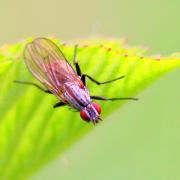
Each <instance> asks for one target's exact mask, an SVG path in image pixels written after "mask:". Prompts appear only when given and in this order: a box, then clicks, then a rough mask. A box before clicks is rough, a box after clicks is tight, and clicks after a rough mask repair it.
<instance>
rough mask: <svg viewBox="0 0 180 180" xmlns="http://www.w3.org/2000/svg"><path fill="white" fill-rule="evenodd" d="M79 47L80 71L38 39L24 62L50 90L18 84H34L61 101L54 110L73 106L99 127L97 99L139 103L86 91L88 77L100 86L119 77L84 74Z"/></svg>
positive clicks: (29, 47) (55, 48)
mask: <svg viewBox="0 0 180 180" xmlns="http://www.w3.org/2000/svg"><path fill="white" fill-rule="evenodd" d="M76 52H77V46H75V51H74V60H73V62H74V65H75V67H76V72H75V71H74V69H73V68H72V66H71V65H70V64H69V62H68V61H67V59H66V58H65V56H64V54H63V53H62V51H61V50H60V49H59V47H58V46H57V45H56V44H55V43H53V42H52V41H51V40H49V39H46V38H37V39H35V40H34V41H32V42H31V43H29V44H27V46H26V48H25V51H24V60H25V64H26V66H27V68H28V69H29V70H30V72H31V73H32V74H33V76H35V78H37V79H38V80H39V81H40V82H41V83H42V84H43V85H44V86H45V87H46V90H45V89H44V88H42V87H40V86H39V85H37V84H35V83H31V82H23V81H15V82H18V83H24V84H31V85H34V86H36V87H37V88H39V89H40V90H42V91H44V92H46V93H50V94H54V95H55V96H56V97H57V98H58V99H59V102H58V103H57V104H55V105H54V108H56V107H60V106H63V105H69V106H71V107H73V108H74V109H77V110H78V111H79V112H80V116H81V118H82V119H83V120H85V121H87V122H89V121H92V122H93V123H94V124H96V123H97V122H98V121H99V120H100V113H101V107H100V105H99V104H98V103H95V102H93V101H92V99H96V100H111V101H113V100H127V99H130V100H137V99H136V98H105V97H102V96H90V94H89V91H88V89H87V88H86V81H85V80H86V78H89V79H90V80H91V81H93V82H94V83H96V84H97V85H100V84H107V83H110V82H113V81H116V80H119V79H122V78H124V76H121V77H119V78H116V79H113V80H110V81H106V82H98V81H96V80H95V79H93V78H92V77H91V76H89V75H87V74H81V69H80V67H79V64H78V62H77V61H76Z"/></svg>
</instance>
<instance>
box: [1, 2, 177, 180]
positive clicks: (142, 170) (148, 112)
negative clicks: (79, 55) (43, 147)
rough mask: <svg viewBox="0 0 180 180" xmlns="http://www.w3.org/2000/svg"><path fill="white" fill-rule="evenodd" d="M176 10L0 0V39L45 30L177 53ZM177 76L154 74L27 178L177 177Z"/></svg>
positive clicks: (162, 5) (170, 6) (173, 5)
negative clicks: (144, 87) (132, 99)
mask: <svg viewBox="0 0 180 180" xmlns="http://www.w3.org/2000/svg"><path fill="white" fill-rule="evenodd" d="M179 9H180V1H179V0H171V1H169V0H151V1H148V0H131V1H130V0H111V1H110V0H109V1H108V0H91V1H87V0H76V1H70V0H66V1H62V0H51V1H49V0H30V1H24V0H16V1H10V0H1V1H0V25H1V26H0V45H3V44H6V43H13V42H17V41H19V40H22V39H25V38H27V37H32V36H47V35H54V36H56V37H59V38H60V39H63V40H64V41H69V40H71V39H77V38H86V37H117V38H119V37H125V38H127V39H128V43H129V44H131V45H144V46H147V47H150V51H149V52H148V54H162V55H170V54H171V53H174V52H179V51H180V35H179V32H180V21H179V19H180V11H179ZM179 77H180V71H174V72H172V73H170V74H168V75H166V76H164V77H163V78H161V79H160V80H159V81H157V82H156V83H155V84H153V85H152V86H151V87H150V88H148V89H147V90H146V91H144V92H143V93H141V94H140V95H139V98H140V101H139V102H135V103H134V102H129V103H128V104H126V105H125V106H124V107H123V108H121V109H119V110H118V111H116V112H115V113H114V114H112V115H111V116H109V117H108V119H107V121H105V122H103V123H102V124H101V125H99V126H97V127H96V128H95V129H94V130H93V131H92V132H91V133H90V134H88V135H86V137H84V138H83V140H81V141H79V142H78V143H76V144H75V145H73V146H72V147H71V148H70V149H69V150H68V151H66V153H65V154H64V155H63V156H61V157H59V158H57V159H56V160H54V161H53V162H51V163H49V164H48V165H47V166H46V167H44V168H43V169H42V170H41V171H39V172H38V173H37V174H36V175H34V176H33V177H32V178H31V179H32V180H41V179H45V180H49V179H54V180H56V179H57V180H58V179H63V180H69V179H79V180H81V179H83V180H84V179H86V180H96V179H98V180H99V179H103V180H106V179H107V180H109V179H113V180H119V179H123V180H152V179H153V180H172V179H173V180H179V179H180V171H179V169H180V93H179V92H180V85H179ZM112 88H113V86H112Z"/></svg>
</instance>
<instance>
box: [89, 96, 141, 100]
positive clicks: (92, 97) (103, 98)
mask: <svg viewBox="0 0 180 180" xmlns="http://www.w3.org/2000/svg"><path fill="white" fill-rule="evenodd" d="M91 99H96V100H102V101H118V100H134V101H137V100H138V98H133V97H125V98H106V97H103V96H91Z"/></svg>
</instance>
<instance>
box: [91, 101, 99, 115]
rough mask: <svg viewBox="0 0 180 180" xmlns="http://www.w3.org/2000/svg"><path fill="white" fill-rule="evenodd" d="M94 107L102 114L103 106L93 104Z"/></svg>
mask: <svg viewBox="0 0 180 180" xmlns="http://www.w3.org/2000/svg"><path fill="white" fill-rule="evenodd" d="M92 105H93V107H94V108H95V109H96V111H97V112H98V113H99V114H101V106H100V105H99V104H98V103H95V102H93V103H92Z"/></svg>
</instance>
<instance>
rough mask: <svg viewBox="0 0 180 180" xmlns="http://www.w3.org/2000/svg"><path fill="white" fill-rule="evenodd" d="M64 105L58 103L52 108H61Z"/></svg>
mask: <svg viewBox="0 0 180 180" xmlns="http://www.w3.org/2000/svg"><path fill="white" fill-rule="evenodd" d="M65 105H66V104H65V103H63V102H58V103H56V104H55V105H54V106H53V108H57V107H62V106H65Z"/></svg>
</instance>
